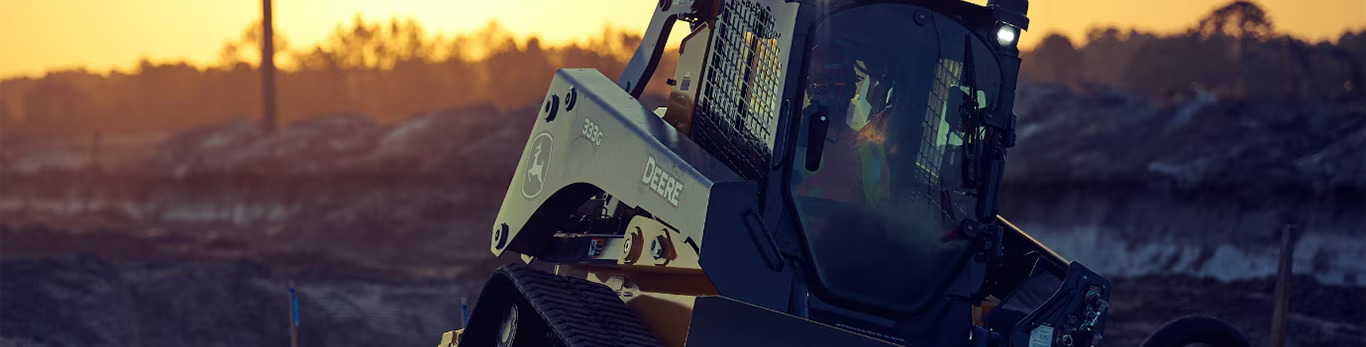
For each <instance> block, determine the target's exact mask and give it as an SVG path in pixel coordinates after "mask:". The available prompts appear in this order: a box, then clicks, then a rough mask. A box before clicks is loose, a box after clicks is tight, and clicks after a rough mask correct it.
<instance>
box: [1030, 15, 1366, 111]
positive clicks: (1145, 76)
mask: <svg viewBox="0 0 1366 347" xmlns="http://www.w3.org/2000/svg"><path fill="white" fill-rule="evenodd" d="M1275 29H1276V27H1275V25H1274V23H1273V22H1272V20H1271V17H1270V15H1269V14H1267V13H1266V11H1264V10H1263V9H1262V8H1261V7H1260V6H1258V5H1257V4H1256V3H1253V2H1250V1H1233V2H1231V3H1228V4H1226V5H1224V6H1221V7H1219V8H1217V9H1215V10H1214V11H1212V12H1210V13H1209V14H1207V15H1206V16H1204V17H1203V18H1201V19H1200V20H1199V21H1198V22H1196V23H1193V24H1192V25H1191V26H1190V27H1189V28H1187V29H1186V30H1185V31H1183V32H1179V33H1175V34H1166V35H1159V34H1154V33H1149V32H1141V31H1136V30H1127V31H1126V30H1121V29H1118V28H1113V27H1106V28H1095V29H1092V30H1090V31H1089V33H1088V34H1087V36H1086V38H1085V44H1084V45H1076V44H1074V42H1073V41H1072V39H1070V38H1068V37H1066V36H1063V35H1059V34H1051V35H1048V36H1047V37H1046V38H1045V39H1044V40H1043V41H1042V42H1041V43H1040V44H1039V46H1037V47H1035V49H1034V50H1032V51H1030V52H1026V53H1024V54H1023V55H1022V59H1023V60H1024V62H1023V65H1022V67H1021V75H1022V78H1023V79H1026V80H1030V81H1034V82H1041V83H1051V84H1059V85H1064V86H1068V87H1070V88H1072V89H1075V90H1087V89H1094V88H1097V87H1118V88H1123V89H1126V90H1130V91H1134V92H1138V93H1142V94H1144V95H1147V96H1150V97H1153V98H1157V99H1165V100H1172V99H1177V98H1186V97H1191V96H1193V95H1192V94H1196V93H1204V94H1206V95H1214V96H1225V97H1229V96H1246V97H1276V98H1295V99H1312V100H1340V99H1344V98H1346V99H1355V100H1361V99H1362V98H1363V96H1366V81H1363V79H1366V72H1363V69H1364V68H1366V66H1363V64H1366V57H1364V56H1363V55H1366V31H1358V32H1347V33H1344V34H1343V35H1342V36H1341V37H1339V38H1338V39H1337V40H1336V42H1318V43H1310V42H1306V41H1304V40H1301V39H1298V38H1295V37H1292V36H1290V35H1287V34H1284V33H1279V32H1277V31H1276V30H1275Z"/></svg>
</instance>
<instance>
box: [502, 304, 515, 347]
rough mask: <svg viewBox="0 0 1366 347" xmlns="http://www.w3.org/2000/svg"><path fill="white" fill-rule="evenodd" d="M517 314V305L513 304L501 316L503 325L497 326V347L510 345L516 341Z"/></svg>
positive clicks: (509, 346) (508, 346) (510, 346)
mask: <svg viewBox="0 0 1366 347" xmlns="http://www.w3.org/2000/svg"><path fill="white" fill-rule="evenodd" d="M517 315H518V313H517V305H516V304H513V305H512V307H511V308H510V309H508V312H507V313H506V315H505V316H503V325H502V326H500V327H498V347H512V344H513V343H514V342H516V341H517V318H518V317H517Z"/></svg>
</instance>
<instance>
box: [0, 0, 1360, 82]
mask: <svg viewBox="0 0 1366 347" xmlns="http://www.w3.org/2000/svg"><path fill="white" fill-rule="evenodd" d="M984 1H985V0H977V1H974V2H979V3H980V2H984ZM1228 1H1229V0H1129V1H1116V0H1032V1H1030V6H1031V8H1030V17H1031V18H1032V21H1033V27H1032V28H1031V29H1032V30H1030V31H1029V32H1028V33H1026V34H1025V35H1024V36H1023V37H1022V41H1021V42H1022V44H1023V45H1024V46H1025V47H1026V48H1028V47H1030V46H1031V45H1033V44H1035V43H1036V42H1038V40H1039V39H1040V38H1042V37H1043V36H1044V34H1046V33H1049V32H1063V33H1066V34H1068V35H1069V36H1072V37H1073V38H1077V37H1081V36H1082V35H1084V33H1085V32H1086V30H1087V28H1090V27H1094V26H1098V25H1116V26H1120V27H1133V28H1139V29H1143V30H1149V31H1158V32H1174V31H1177V30H1180V29H1181V28H1184V27H1186V26H1188V25H1190V24H1191V23H1193V22H1195V21H1196V20H1197V19H1198V18H1200V17H1201V16H1203V15H1205V14H1206V13H1208V12H1209V11H1211V10H1212V9H1213V8H1215V7H1217V6H1219V5H1222V4H1224V3H1227V2H1228ZM655 3H656V1H654V0H572V1H565V0H492V1H490V0H406V1H404V0H391V1H382V0H275V17H276V18H275V23H276V28H277V29H276V30H277V32H279V33H281V34H283V35H285V36H286V37H287V38H288V39H289V41H290V42H291V44H292V45H293V46H294V47H295V48H300V47H307V46H311V45H312V44H313V43H315V42H317V41H319V40H321V39H323V38H324V37H325V36H326V35H327V34H328V33H330V32H331V31H332V30H333V29H334V28H335V27H336V26H337V25H338V24H339V23H342V22H346V21H348V20H349V19H350V18H351V17H353V16H354V15H355V14H356V13H359V14H361V15H363V16H364V17H365V18H367V19H371V20H378V19H384V18H390V17H410V18H413V19H415V20H417V21H418V22H419V23H420V24H422V26H423V27H424V28H426V29H428V30H429V31H432V33H433V34H435V33H445V34H451V33H456V32H467V31H474V30H477V29H479V28H482V27H483V26H484V25H486V24H487V23H488V21H489V20H490V19H496V20H497V21H498V22H499V23H500V24H501V25H502V26H503V27H504V28H505V29H507V30H508V31H510V32H513V33H515V34H518V35H522V36H525V35H531V34H534V35H537V36H540V37H542V39H543V40H545V41H548V42H551V43H562V42H566V41H570V40H575V39H582V38H587V37H593V36H595V35H597V34H599V33H600V32H601V31H602V28H603V27H604V26H606V25H610V26H614V27H617V28H621V29H625V30H630V31H640V30H642V29H643V27H644V25H645V23H646V22H647V21H649V14H650V11H651V10H652V8H653V7H654V4H655ZM1259 3H1260V4H1261V5H1262V6H1263V8H1265V9H1266V10H1267V11H1268V12H1269V14H1270V15H1271V17H1272V20H1273V21H1274V23H1275V24H1276V25H1277V28H1276V29H1277V30H1278V31H1281V32H1289V33H1292V34H1295V35H1296V36H1300V37H1304V38H1308V39H1312V40H1322V39H1336V38H1337V37H1338V35H1340V34H1341V33H1342V32H1343V31H1345V30H1348V29H1352V30H1358V29H1361V28H1364V27H1366V1H1362V0H1261V1H1259ZM259 16H260V1H257V0H208V1H204V0H199V1H195V0H191V1H186V0H120V1H106V0H43V1H31V0H0V78H10V77H17V76H23V75H28V76H35V77H36V76H39V75H41V74H42V72H43V71H46V70H50V69H62V68H75V67H84V68H87V69H90V70H93V71H108V70H109V69H121V70H122V69H129V68H130V67H132V66H133V65H135V64H136V62H137V61H138V60H139V59H141V58H148V59H150V60H152V61H156V62H167V61H178V60H188V61H190V62H191V63H194V64H198V65H207V64H212V63H213V62H214V61H215V60H217V58H218V51H219V48H221V47H222V44H223V43H224V42H225V41H228V40H231V39H235V38H237V37H239V36H240V35H241V32H242V30H243V29H244V28H245V27H246V26H247V25H248V24H249V23H250V22H251V21H253V20H259V19H258V18H259Z"/></svg>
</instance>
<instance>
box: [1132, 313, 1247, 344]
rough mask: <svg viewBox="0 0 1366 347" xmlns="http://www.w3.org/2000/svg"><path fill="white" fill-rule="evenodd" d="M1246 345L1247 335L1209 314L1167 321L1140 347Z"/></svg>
mask: <svg viewBox="0 0 1366 347" xmlns="http://www.w3.org/2000/svg"><path fill="white" fill-rule="evenodd" d="M1193 344H1203V345H1207V346H1212V347H1248V346H1249V344H1248V342H1247V337H1244V336H1243V334H1242V333H1240V332H1238V329H1235V328H1234V327H1233V326H1232V325H1229V324H1228V323H1227V322H1224V321H1222V320H1219V319H1217V318H1214V317H1209V316H1185V317H1181V318H1178V319H1176V320H1173V321H1171V322H1167V324H1166V325H1163V326H1162V327H1161V328H1158V329H1157V331H1156V332H1153V334H1152V335H1149V336H1148V339H1147V340H1145V341H1143V344H1142V345H1140V346H1142V347H1181V346H1187V345H1193Z"/></svg>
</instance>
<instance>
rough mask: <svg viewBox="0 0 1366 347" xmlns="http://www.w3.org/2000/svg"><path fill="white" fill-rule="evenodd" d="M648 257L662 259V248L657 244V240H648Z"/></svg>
mask: <svg viewBox="0 0 1366 347" xmlns="http://www.w3.org/2000/svg"><path fill="white" fill-rule="evenodd" d="M650 255H651V256H654V257H655V259H661V258H664V247H663V246H662V245H660V244H659V239H654V240H650Z"/></svg>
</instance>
